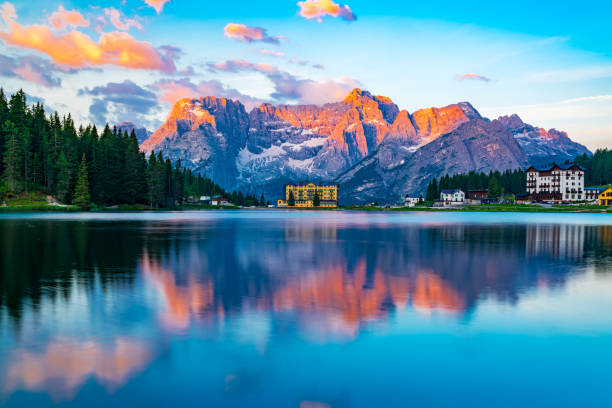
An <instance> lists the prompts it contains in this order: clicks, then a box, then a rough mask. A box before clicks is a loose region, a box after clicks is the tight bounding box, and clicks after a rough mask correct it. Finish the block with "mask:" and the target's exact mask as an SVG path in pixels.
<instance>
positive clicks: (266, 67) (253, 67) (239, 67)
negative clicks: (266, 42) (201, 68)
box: [208, 60, 280, 74]
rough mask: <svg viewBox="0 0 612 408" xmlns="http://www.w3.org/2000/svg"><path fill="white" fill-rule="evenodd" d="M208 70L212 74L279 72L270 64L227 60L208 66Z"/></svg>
mask: <svg viewBox="0 0 612 408" xmlns="http://www.w3.org/2000/svg"><path fill="white" fill-rule="evenodd" d="M208 69H209V70H210V71H212V72H215V71H224V72H239V71H248V70H250V71H257V72H261V73H264V74H273V73H278V72H280V71H279V70H278V68H276V67H275V66H273V65H270V64H261V63H254V62H250V61H246V60H227V61H224V62H217V63H214V64H208Z"/></svg>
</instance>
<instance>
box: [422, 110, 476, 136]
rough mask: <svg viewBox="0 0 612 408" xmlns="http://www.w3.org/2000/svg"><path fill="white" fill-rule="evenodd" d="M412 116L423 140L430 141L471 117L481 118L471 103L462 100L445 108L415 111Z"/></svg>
mask: <svg viewBox="0 0 612 408" xmlns="http://www.w3.org/2000/svg"><path fill="white" fill-rule="evenodd" d="M412 118H413V120H414V123H415V126H416V128H417V129H418V132H419V136H420V139H421V142H430V141H432V140H434V139H436V138H437V137H438V136H440V135H444V134H446V133H449V132H451V131H453V130H455V129H457V127H459V125H461V124H463V123H465V122H469V121H470V120H471V119H477V118H480V115H479V114H478V112H476V111H475V110H474V108H473V107H472V106H471V105H470V104H468V103H467V102H462V103H460V104H456V105H449V106H445V107H443V108H427V109H421V110H418V111H416V112H414V113H413V114H412Z"/></svg>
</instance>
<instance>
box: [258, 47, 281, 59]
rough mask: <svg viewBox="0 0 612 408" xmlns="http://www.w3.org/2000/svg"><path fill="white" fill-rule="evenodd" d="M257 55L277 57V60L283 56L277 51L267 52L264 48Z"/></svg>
mask: <svg viewBox="0 0 612 408" xmlns="http://www.w3.org/2000/svg"><path fill="white" fill-rule="evenodd" d="M259 53H260V54H261V55H269V56H271V57H279V58H283V57H284V56H285V53H284V52H278V51H272V50H267V49H265V48H262V49H261V50H259Z"/></svg>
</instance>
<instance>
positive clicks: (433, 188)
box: [425, 177, 439, 201]
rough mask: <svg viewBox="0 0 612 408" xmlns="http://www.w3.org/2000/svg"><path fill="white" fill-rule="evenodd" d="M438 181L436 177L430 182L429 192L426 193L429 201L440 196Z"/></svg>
mask: <svg viewBox="0 0 612 408" xmlns="http://www.w3.org/2000/svg"><path fill="white" fill-rule="evenodd" d="M438 197H439V196H438V182H437V180H436V178H435V177H434V179H433V180H431V181H430V182H429V185H428V186H427V192H426V193H425V199H426V200H427V201H434V200H436V199H437V198H438Z"/></svg>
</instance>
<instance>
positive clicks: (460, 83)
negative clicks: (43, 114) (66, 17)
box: [0, 0, 612, 149]
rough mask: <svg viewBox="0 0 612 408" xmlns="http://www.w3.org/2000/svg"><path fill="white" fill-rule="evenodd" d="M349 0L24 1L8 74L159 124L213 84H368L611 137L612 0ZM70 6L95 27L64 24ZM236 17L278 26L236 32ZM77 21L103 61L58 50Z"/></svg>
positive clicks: (70, 107) (220, 89)
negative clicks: (25, 37) (23, 36)
mask: <svg viewBox="0 0 612 408" xmlns="http://www.w3.org/2000/svg"><path fill="white" fill-rule="evenodd" d="M148 1H149V2H154V1H155V0H148ZM158 1H159V0H158ZM346 1H347V3H344V2H335V3H334V2H332V1H331V0H307V2H312V3H318V2H321V3H320V4H318V5H319V6H320V5H321V4H324V3H325V4H326V5H328V6H329V5H330V4H331V5H334V7H335V6H337V7H340V8H341V9H340V11H339V12H338V13H336V15H334V14H333V13H331V14H327V15H322V16H321V22H318V21H317V18H316V17H315V18H306V17H305V16H302V15H300V11H301V10H302V14H304V11H303V10H304V7H303V6H300V5H298V4H297V3H298V2H297V1H274V2H270V1H268V2H265V1H261V2H260V1H258V2H254V1H242V0H236V1H231V2H206V1H203V2H191V1H186V0H169V1H167V2H166V3H165V4H164V5H163V8H160V9H159V13H157V12H156V10H155V9H154V8H153V7H150V6H149V5H147V4H146V3H145V1H144V0H127V1H125V3H122V1H120V0H117V1H102V2H95V3H91V2H83V1H72V2H68V1H64V2H61V3H60V2H55V1H44V2H43V1H38V0H34V1H28V2H22V1H12V2H11V3H4V5H3V7H4V8H3V9H4V10H7V8H6V5H7V4H10V5H12V6H13V8H14V10H15V14H16V15H17V16H16V17H10V18H9V20H8V21H7V20H6V19H4V20H0V32H4V33H5V34H4V35H2V34H0V62H1V63H2V65H4V67H3V68H2V69H0V81H1V82H0V83H1V84H2V86H3V87H4V88H5V89H6V90H8V91H9V92H10V91H14V90H16V89H19V88H23V89H24V90H25V91H26V92H27V93H28V94H29V95H32V96H35V97H38V98H41V99H43V100H44V101H45V102H46V103H47V104H48V105H49V107H50V108H52V109H57V110H59V111H61V112H64V111H66V112H67V111H70V112H73V115H74V116H75V117H76V118H77V120H79V121H81V122H83V123H86V122H89V121H94V122H96V123H98V124H101V123H102V122H104V121H107V120H108V121H110V122H117V121H121V120H131V121H133V122H136V123H137V124H139V125H144V126H147V127H148V128H151V129H153V128H155V127H156V126H158V125H159V124H160V123H161V122H162V121H163V120H164V118H165V117H166V115H167V114H168V111H169V109H170V107H171V105H172V103H173V102H174V101H175V100H176V99H177V98H180V97H185V96H189V97H195V96H199V95H204V94H209V93H211V94H212V93H214V94H219V95H220V96H228V97H235V98H238V99H241V100H242V101H243V102H244V103H245V105H247V107H252V106H254V105H256V104H258V103H260V102H262V101H269V102H273V103H324V102H331V101H335V100H338V99H340V98H341V97H342V95H343V94H344V92H345V91H347V90H349V89H350V88H352V87H355V86H359V87H362V88H365V89H368V90H370V91H372V92H373V93H376V94H382V95H386V96H389V97H390V98H392V99H393V100H394V101H395V102H396V103H397V104H398V105H399V106H400V108H405V109H408V110H409V111H414V110H416V109H419V108H424V107H429V106H444V105H447V104H450V103H455V102H458V101H470V102H471V103H472V104H473V105H474V106H475V107H476V108H477V109H478V110H479V111H480V112H481V113H482V114H484V115H486V116H488V117H490V118H495V117H497V116H499V115H502V114H511V113H518V114H519V115H520V116H521V117H522V118H523V119H524V120H525V121H526V122H529V123H531V124H533V125H536V126H541V127H545V128H552V127H554V128H557V129H560V130H565V131H567V132H568V133H569V135H570V137H572V138H573V139H575V140H577V141H580V142H582V143H584V144H586V145H587V146H588V147H590V148H591V149H594V148H598V147H612V142H611V141H612V29H611V28H610V27H608V26H609V25H610V24H609V21H610V17H609V16H610V15H612V3H611V2H609V1H607V2H604V1H595V2H588V3H586V4H581V5H579V6H576V5H571V6H570V5H564V4H560V3H559V2H554V3H553V2H549V1H545V2H527V1H518V2H513V3H512V4H507V5H504V6H500V5H499V3H495V2H484V1H472V2H469V3H464V2H450V1H438V2H398V1H386V0H385V1H377V2H372V1H358V0H355V1H353V0H346ZM0 4H2V3H1V0H0ZM60 5H61V6H62V7H63V10H64V11H69V12H73V11H74V12H78V13H79V14H80V15H81V16H82V17H83V20H84V21H85V23H86V24H87V25H86V26H85V25H84V24H80V25H79V24H78V23H77V25H76V26H71V25H67V26H66V27H60V28H58V27H57V26H55V27H54V26H53V24H52V22H51V20H50V17H51V15H52V13H54V12H56V11H58V8H59V7H60ZM314 5H315V6H316V5H317V4H314ZM344 7H346V8H344ZM110 9H114V10H116V11H117V12H118V14H117V15H118V16H119V22H120V23H121V26H120V27H118V26H117V25H115V24H113V23H111V21H110V19H111V14H112V13H111V12H109V11H108V10H110ZM3 15H4V16H6V15H8V14H7V13H3ZM354 16H356V19H355V18H354ZM309 17H312V16H309ZM102 19H104V21H102ZM128 19H132V20H133V22H134V24H132V25H129V24H126V22H127V21H128ZM10 22H15V23H16V24H18V25H19V29H22V30H28V29H29V28H30V27H32V26H33V25H46V26H50V31H49V33H48V34H47V35H48V36H50V37H49V38H50V39H51V40H49V41H46V42H45V45H43V46H32V42H27V41H21V42H20V41H18V40H17V39H16V38H17V36H16V35H15V28H14V27H12V26H11V25H10ZM230 23H233V24H238V25H244V29H259V28H261V29H263V30H265V31H260V32H258V33H263V37H248V36H247V37H248V38H245V37H239V36H235V35H234V36H232V35H227V33H225V31H224V30H225V29H226V26H227V25H228V24H230ZM74 31H76V32H79V33H81V34H83V35H86V36H88V37H89V38H90V39H91V41H92V42H93V43H95V44H101V45H100V46H99V47H98V45H96V47H97V48H96V50H95V52H94V53H93V54H92V55H93V56H91V58H89V57H88V58H85V59H84V60H81V59H79V60H78V61H76V57H74V56H72V57H70V58H68V57H66V58H64V56H62V55H61V54H59V53H58V52H57V50H58V49H61V48H62V47H64V43H62V42H59V40H58V38H61V37H62V36H63V35H72V34H71V33H72V32H74ZM245 32H247V31H245ZM105 33H107V34H108V33H114V34H112V35H109V36H108V37H109V39H110V38H112V39H113V40H115V39H117V38H121V39H123V40H125V36H123V35H124V34H125V35H127V36H129V39H128V40H125V41H122V42H121V45H120V46H121V47H123V46H125V47H126V51H125V53H126V54H125V55H127V56H128V57H127V58H125V59H121V58H120V57H119V54H120V52H119V51H118V50H117V48H113V50H112V52H111V53H109V54H108V55H106V54H105V55H104V57H100V56H99V55H98V53H99V52H108V44H109V43H110V41H106V42H104V41H103V40H102V39H101V36H103V35H104V34H105ZM247 33H248V34H249V35H251V34H253V33H255V34H257V32H254V31H248V32H247ZM249 39H250V42H249V41H247V40H249ZM259 39H263V41H259ZM56 40H57V41H56ZM240 40H242V41H240ZM47 43H48V44H49V45H46V44H47ZM143 43H145V44H147V46H146V47H144V48H146V49H145V50H144V51H142V47H141V45H142V44H143ZM105 44H106V45H105ZM134 44H136V45H134ZM168 45H169V46H172V49H171V50H170V49H168V48H164V46H168ZM136 46H137V47H138V48H137V47H136ZM51 48H54V49H51ZM133 50H137V51H136V52H141V51H142V53H143V54H138V55H136V57H132V56H130V55H128V54H129V52H132V51H133ZM138 50H139V51H138ZM169 50H170V51H169ZM80 52H81V51H80ZM272 54H274V55H272ZM121 55H123V54H121ZM143 58H144V59H145V60H146V61H145V62H143ZM151 58H153V59H155V58H157V59H156V60H155V61H153V62H151V61H152V60H151ZM126 61H127V62H126ZM228 61H230V62H231V61H234V62H235V61H240V64H238V65H237V64H235V63H234V64H228V63H227V62H228ZM141 62H142V63H141ZM26 68H27V69H26ZM37 70H39V71H41V72H42V73H40V72H36V71H37ZM109 84H110V85H109ZM113 84H114V86H113Z"/></svg>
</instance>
